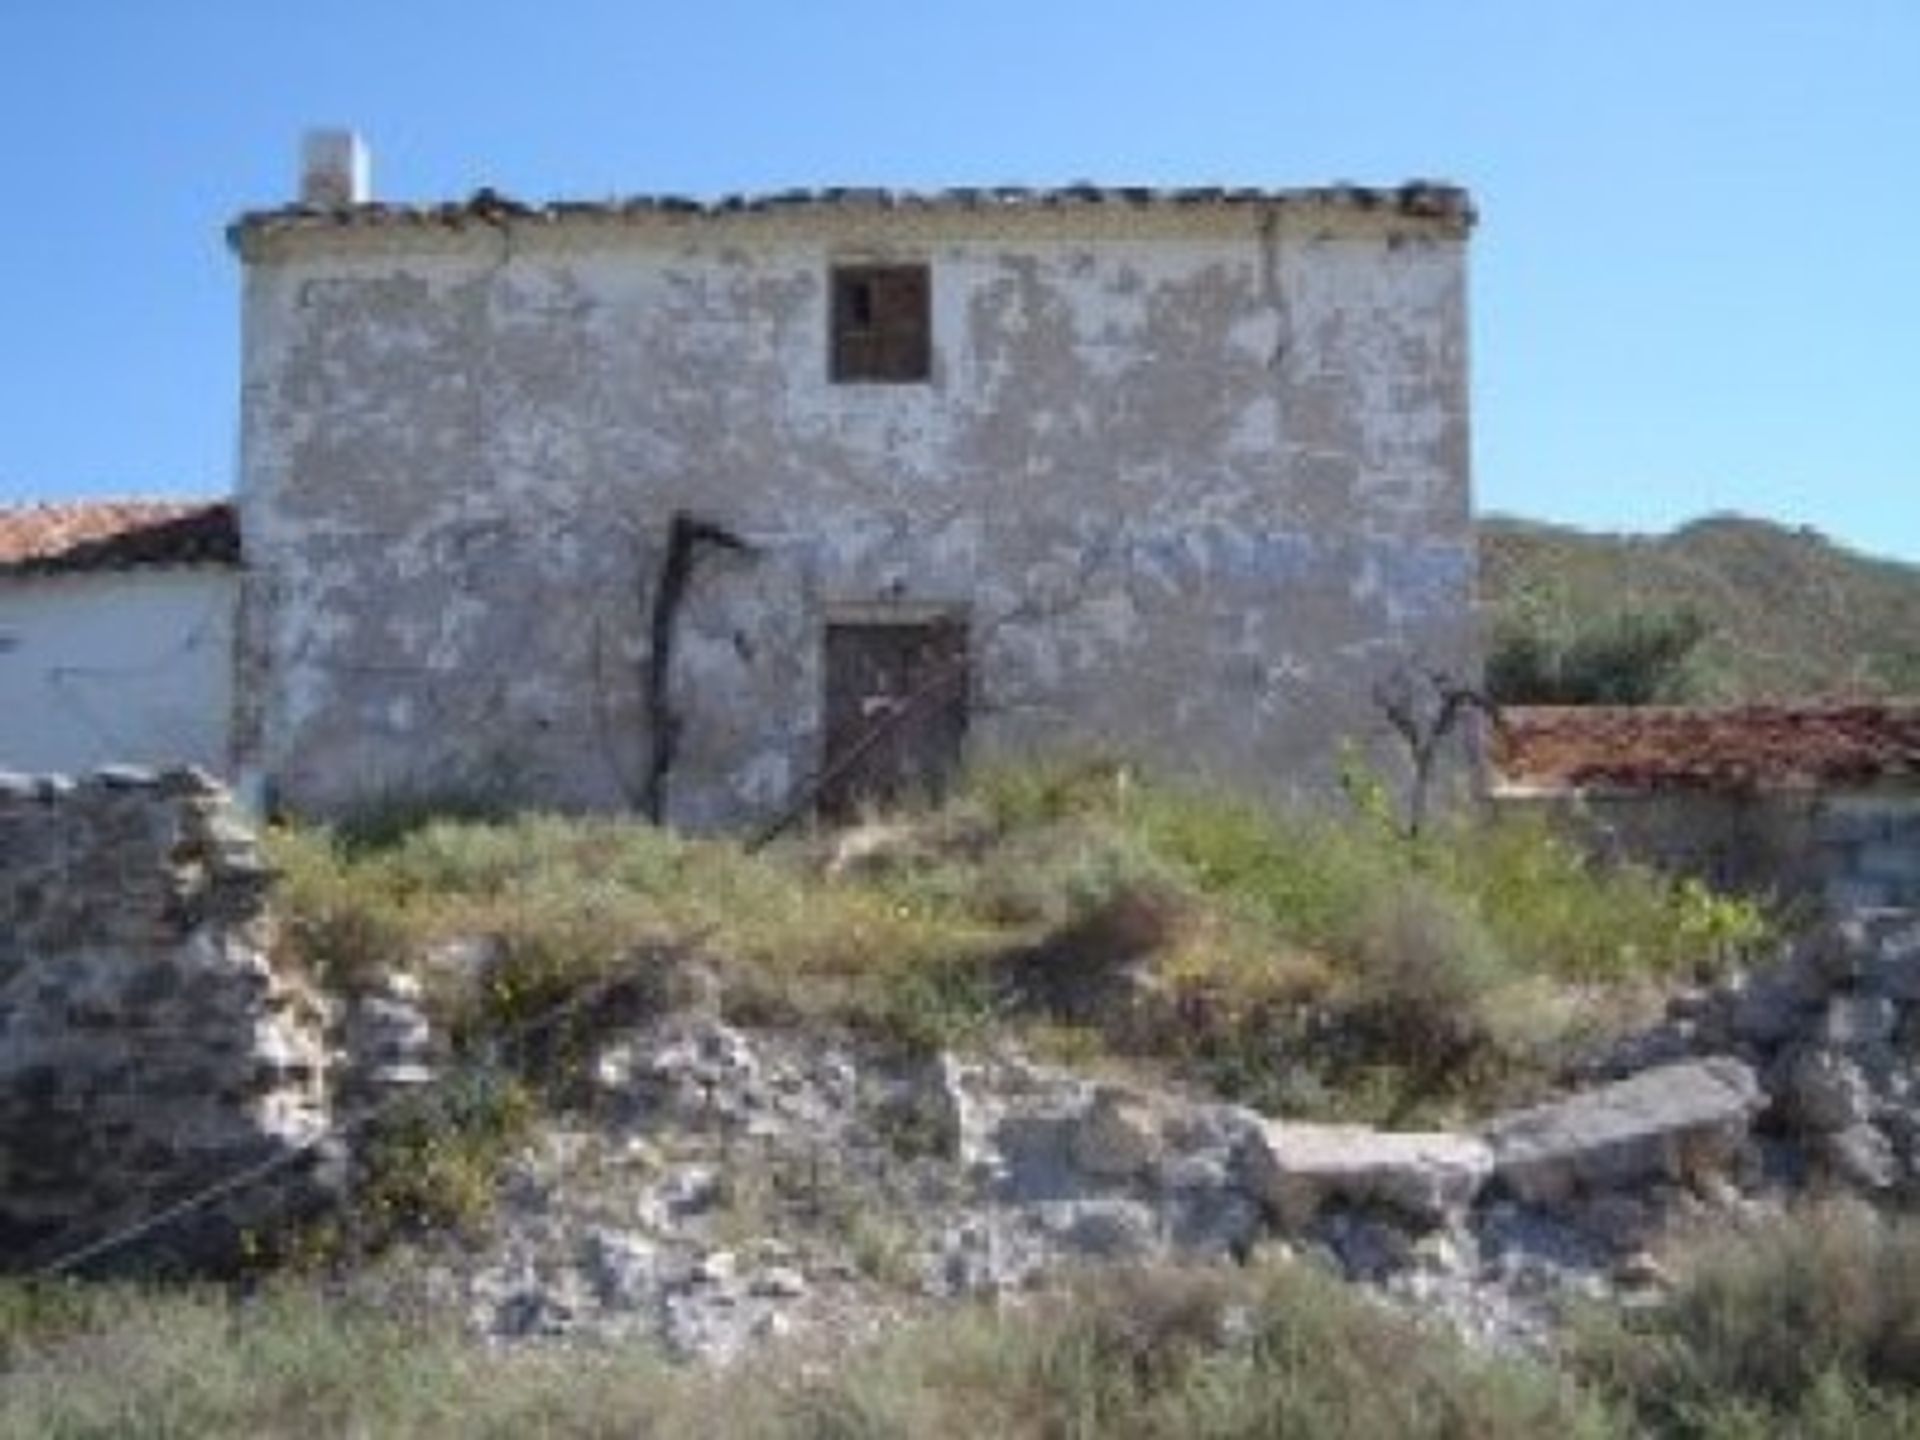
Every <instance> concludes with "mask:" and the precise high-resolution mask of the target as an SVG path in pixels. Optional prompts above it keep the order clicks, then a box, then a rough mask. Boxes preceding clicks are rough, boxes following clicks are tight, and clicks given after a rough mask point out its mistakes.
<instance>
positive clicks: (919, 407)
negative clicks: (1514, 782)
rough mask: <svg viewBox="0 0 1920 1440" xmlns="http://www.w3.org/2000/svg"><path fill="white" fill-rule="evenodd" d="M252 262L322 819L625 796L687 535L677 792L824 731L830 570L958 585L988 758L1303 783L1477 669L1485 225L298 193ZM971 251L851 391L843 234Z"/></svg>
mask: <svg viewBox="0 0 1920 1440" xmlns="http://www.w3.org/2000/svg"><path fill="white" fill-rule="evenodd" d="M241 234H242V238H241V241H240V248H241V253H242V255H243V258H244V259H245V260H246V262H247V273H246V292H245V327H244V338H245V346H244V368H243V393H242V409H243V433H242V480H241V487H240V495H239V501H240V509H241V522H242V528H243V532H244V534H245V542H246V548H247V553H248V557H249V566H250V569H249V591H248V600H247V606H246V611H247V618H246V622H245V625H244V630H245V639H244V641H243V644H242V647H241V649H242V660H241V664H240V672H241V674H242V675H243V677H245V679H244V680H243V684H244V685H245V686H246V687H247V691H248V694H247V697H246V698H247V702H248V703H247V706H246V712H245V714H243V716H242V718H241V720H240V722H239V724H240V729H239V734H238V736H237V741H238V744H237V749H238V751H239V752H240V754H241V755H242V757H243V760H244V762H245V763H246V764H247V765H248V766H249V767H250V768H251V767H253V766H256V765H257V766H259V767H260V768H261V769H262V770H263V771H264V772H265V774H266V775H267V777H268V778H269V780H270V782H271V784H272V785H273V788H274V790H275V792H276V794H277V795H278V796H279V797H280V798H281V799H282V800H284V801H285V802H286V803H288V804H290V805H292V806H294V807H295V808H297V809H318V810H326V809H329V808H333V807H337V806H341V805H344V804H347V803H350V802H351V801H352V800H353V799H354V798H355V796H356V795H357V794H364V793H365V792H367V791H369V790H373V791H378V790H382V789H395V788H408V787H425V788H433V787H435V786H447V787H450V788H457V787H459V786H461V785H463V784H467V783H492V782H495V781H505V782H508V783H510V784H511V785H512V787H514V788H515V789H517V790H518V791H520V792H522V793H523V794H524V796H525V797H526V798H527V799H529V800H531V801H534V802H537V803H541V804H559V805H566V806H601V805H618V804H620V803H622V802H623V796H626V795H630V794H631V791H632V783H631V777H632V776H633V775H634V774H635V773H636V772H637V771H638V769H639V768H640V766H641V763H642V756H644V754H645V751H646V744H647V718H646V716H645V714H644V713H643V707H642V705H641V700H640V694H639V691H638V683H637V676H638V674H639V672H640V671H641V669H642V667H643V666H644V664H645V663H646V658H647V654H648V635H647V615H646V600H647V596H648V594H649V593H650V590H651V587H652V585H653V583H654V579H655V576H656V575H657V573H658V570H659V566H660V562H661V558H662V553H663V552H662V546H663V543H664V538H665V526H666V523H667V520H668V517H669V516H670V515H671V513H672V512H673V511H675V510H676V509H681V508H686V509H691V510H695V511H697V512H699V513H701V514H703V515H705V516H708V517H710V518H712V519H714V520H717V521H718V522H720V523H722V524H724V525H726V526H727V527H728V528H730V529H731V530H733V531H734V532H735V533H737V534H739V535H742V536H744V537H746V538H747V539H748V540H750V541H751V542H753V544H754V545H755V546H756V547H757V551H756V554H755V555H754V557H753V558H751V559H721V560H715V561H713V562H712V563H710V564H709V565H707V566H706V568H705V569H703V571H702V572H701V573H700V575H699V576H698V577H697V579H696V581H695V584H694V586H693V589H692V591H691V592H690V593H689V595H688V597H687V606H686V609H685V612H684V615H683V627H684V628H683V630H682V632H681V639H680V644H679V646H678V648H677V649H676V651H675V660H674V677H673V684H672V688H673V691H674V695H675V704H676V705H677V707H678V708H679V711H680V713H681V715H682V716H683V718H684V722H685V723H684V729H683V738H684V743H683V745H682V746H681V748H680V751H679V755H678V758H677V761H676V765H675V771H674V778H673V786H672V792H671V815H672V817H673V818H674V819H675V820H677V821H679V822H680V823H683V824H690V825H694V826H700V827H705V826H710V825H719V824H729V823H739V822H742V821H751V820H755V819H758V818H761V817H764V816H766V815H768V814H769V813H772V812H773V811H774V810H775V809H776V808H777V807H778V806H779V805H780V803H781V802H782V800H783V798H784V797H785V796H787V795H788V794H789V793H790V792H791V791H792V789H793V787H794V786H795V785H796V784H797V783H799V782H800V781H801V780H802V778H803V777H804V776H805V775H806V774H807V773H808V772H809V771H810V770H811V769H812V768H813V767H814V766H815V765H816V764H817V763H818V762H819V759H820V756H821V748H822V736H821V728H822V717H821V713H820V711H821V707H820V695H821V689H822V682H821V667H820V658H819V657H820V630H821V624H822V617H823V616H825V615H827V614H829V613H830V612H831V611H832V608H833V607H834V606H835V605H844V604H849V603H870V602H874V601H877V600H904V601H911V602H918V603H934V604H939V603H950V604H953V605H956V606H958V607H962V608H964V610H965V612H966V614H967V615H968V617H969V622H970V625H971V630H972V645H973V649H974V654H975V659H976V673H975V676H974V680H975V696H974V699H975V702H976V705H977V717H976V724H975V726H974V728H973V730H972V732H971V736H970V739H971V742H972V743H973V745H974V747H975V753H983V752H993V751H1002V752H1012V751H1020V750H1025V749H1029V748H1035V747H1040V746H1047V745H1056V744H1067V745H1073V744H1100V745H1104V746H1108V747H1111V748H1115V749H1119V750H1121V751H1124V752H1126V753H1131V754H1136V755H1139V756H1142V757H1145V758H1148V759H1150V760H1152V761H1155V762H1157V763H1161V764H1164V765H1166V766H1168V767H1174V768H1179V769H1183V770H1186V771H1200V772H1205V773H1210V774H1212V775H1214V776H1217V777H1219V778H1221V779H1224V780H1228V781H1231V782H1232V783H1234V784H1236V785H1240V786H1246V787H1251V788H1253V789H1255V790H1257V791H1260V792H1264V793H1268V794H1276V795H1279V794H1291V793H1298V792H1300V791H1303V790H1305V791H1313V790H1316V789H1325V788H1327V787H1328V786H1330V784H1331V777H1332V775H1333V773H1334V770H1335V758H1336V755H1337V753H1338V746H1339V744H1340V742H1341V741H1342V740H1343V738H1346V737H1355V738H1359V739H1362V740H1373V739H1376V738H1377V734H1378V732H1379V731H1380V730H1381V726H1380V722H1379V716H1378V714H1377V709H1376V707H1375V706H1374V705H1373V703H1372V701H1371V699H1370V694H1371V690H1372V687H1373V685H1374V684H1375V683H1376V682H1378V681H1379V680H1381V679H1382V678H1383V677H1385V676H1387V675H1389V674H1391V673H1392V672H1393V671H1394V669H1395V668H1396V667H1398V666H1402V665H1405V664H1409V663H1414V664H1420V665H1440V666H1444V667H1446V668H1448V669H1451V670H1455V671H1470V670H1471V666H1472V663H1473V662H1472V638H1471V637H1472V622H1471V609H1470V598H1471V592H1472V574H1473V540H1472V532H1471V528H1470V523H1469V518H1468V516H1469V506H1468V477H1467V468H1468V467H1467V386H1466V355H1465V337H1466V325H1465V309H1466V293H1465V258H1466V257H1465V248H1466V246H1465V238H1464V234H1463V233H1462V231H1461V227H1460V225H1459V224H1458V222H1457V221H1441V222H1436V221H1431V220H1422V219H1418V218H1411V217H1407V216H1403V215H1399V214H1398V213H1396V212H1394V211H1393V210H1392V209H1391V208H1390V207H1382V208H1380V209H1378V210H1374V211H1366V212H1356V211H1350V210H1325V209H1316V208H1313V207H1308V208H1306V209H1304V210H1300V211H1298V212H1296V210H1295V209H1291V208H1286V207H1282V208H1280V209H1277V210H1274V211H1272V212H1268V211H1264V210H1261V209H1259V208H1257V207H1243V208H1241V209H1229V208H1216V209H1207V208H1200V209H1196V210H1193V211H1191V212H1189V211H1178V212H1172V211H1167V212H1163V211H1160V210H1152V211H1149V212H1146V213H1143V214H1140V215H1132V214H1128V215H1122V216H1112V215H1107V214H1105V213H1104V212H1103V213H1101V214H1097V215H1083V214H1079V213H1062V214H1057V215H1056V214H1054V213H1052V212H1022V213H1019V214H1012V215H997V216H994V217H990V218H974V217H969V216H966V215H953V214H946V213H943V212H931V213H921V214H909V213H899V214H893V215H887V216H869V215H864V214H840V213H838V212H834V211H831V210H828V211H821V212H818V213H816V212H807V213H805V214H801V215H797V216H795V217H792V218H791V219H783V218H778V217H766V218H761V217H754V216H744V217H739V218H738V219H728V218H725V217H696V218H693V219H687V220H685V221H681V220H676V219H674V218H672V217H653V218H645V217H643V218H639V219H631V220H629V219H624V218H617V217H616V218H608V219H605V220H603V221H592V220H585V219H582V220H577V221H576V220H566V221H562V222H556V223H544V222H540V223H528V224H525V225H514V224H511V223H507V222H501V223H499V224H494V223H479V222H475V223H472V224H466V225H458V226H455V225H439V224H434V223H425V224H416V225H406V224H394V225H387V226H381V225H373V226H369V227H366V228H364V229H363V228H356V227H355V226H351V225H346V226H332V225H314V226H303V225H295V226H294V227H293V228H292V229H290V230H284V231H283V230H281V229H276V228H275V227H274V226H272V225H271V224H266V225H264V226H262V227H261V228H258V229H256V230H251V231H242V232H241ZM875 260H878V261H918V262H922V263H926V264H928V265H929V266H930V268H931V274H932V297H933V298H932V304H933V316H932V324H933V365H932V373H931V375H930V377H929V379H928V381H927V383H925V384H919V385H836V384H833V383H831V382H830V380H829V378H828V373H827V355H828V349H829V343H828V329H829V326H828V305H827V298H828V296H827V279H828V275H829V272H830V269H831V266H832V265H833V264H834V263H836V262H841V261H857V262H863V263H864V262H868V261H875Z"/></svg>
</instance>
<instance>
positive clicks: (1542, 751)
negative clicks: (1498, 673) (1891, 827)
mask: <svg viewBox="0 0 1920 1440" xmlns="http://www.w3.org/2000/svg"><path fill="white" fill-rule="evenodd" d="M1501 722H1502V723H1501V724H1500V726H1498V727H1496V734H1495V736H1494V739H1493V764H1494V770H1495V775H1496V780H1497V783H1499V784H1500V785H1503V786H1527V787H1543V788H1551V789H1571V788H1579V787H1593V788H1607V789H1630V790H1672V789H1690V790H1781V789H1796V788H1805V787H1811V786H1824V785H1845V784H1858V783H1862V782H1866V781H1871V780H1880V779H1887V778H1892V777H1898V776H1909V777H1914V778H1920V701H1878V702H1876V701H1868V702H1833V703H1817V704H1796V705H1738V706H1729V707H1725V708H1705V707H1700V708H1694V707H1678V706H1605V705H1597V706H1581V707H1572V706H1513V707H1510V708H1508V709H1506V710H1503V711H1502V712H1501Z"/></svg>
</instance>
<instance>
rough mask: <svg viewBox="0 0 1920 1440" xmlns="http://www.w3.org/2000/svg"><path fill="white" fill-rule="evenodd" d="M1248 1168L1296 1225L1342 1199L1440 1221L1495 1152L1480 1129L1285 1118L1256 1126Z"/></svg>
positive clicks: (1480, 1180) (1476, 1182) (1483, 1175)
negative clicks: (1412, 1128) (1419, 1129)
mask: <svg viewBox="0 0 1920 1440" xmlns="http://www.w3.org/2000/svg"><path fill="white" fill-rule="evenodd" d="M1246 1166H1247V1176H1248V1179H1249V1181H1250V1183H1251V1184H1252V1186H1253V1189H1254V1191H1255V1193H1256V1194H1257V1195H1258V1196H1259V1198H1260V1199H1261V1200H1263V1201H1264V1202H1265V1203H1266V1204H1267V1205H1268V1206H1269V1207H1271V1208H1272V1210H1273V1211H1274V1213H1275V1214H1276V1215H1277V1216H1279V1217H1280V1219H1281V1222H1282V1223H1283V1224H1285V1225H1287V1226H1289V1227H1298V1226H1301V1225H1304V1224H1305V1223H1306V1222H1307V1221H1308V1220H1310V1219H1312V1217H1313V1216H1314V1214H1315V1213H1316V1212H1317V1211H1318V1210H1319V1208H1320V1206H1321V1205H1322V1204H1323V1203H1324V1202H1326V1201H1328V1200H1331V1199H1336V1198H1337V1199H1341V1200H1346V1201H1349V1202H1351V1203H1354V1204H1360V1205H1365V1204H1381V1205H1386V1206H1390V1207H1392V1208H1393V1209H1396V1210H1398V1211H1400V1212H1402V1213H1403V1214H1405V1215H1407V1216H1409V1217H1410V1218H1412V1219H1414V1220H1416V1221H1419V1222H1421V1223H1423V1224H1429V1225H1437V1224H1441V1223H1443V1222H1444V1221H1446V1220H1448V1219H1449V1218H1452V1217H1454V1216H1457V1215H1458V1214H1459V1213H1460V1212H1461V1211H1462V1210H1464V1209H1465V1208H1466V1207H1467V1206H1468V1205H1469V1204H1470V1203H1472V1200H1473V1197H1474V1196H1475V1195H1476V1194H1477V1193H1479V1190H1480V1187H1481V1185H1482V1184H1484V1183H1485V1182H1486V1179H1487V1177H1488V1175H1489V1174H1490V1173H1491V1172H1492V1169H1493V1152H1492V1150H1491V1149H1490V1148H1489V1147H1488V1145H1487V1143H1486V1142H1485V1141H1484V1140H1481V1139H1480V1138H1479V1137H1477V1136H1473V1135H1454V1134H1448V1133H1445V1132H1440V1131H1433V1132H1425V1133H1416V1132H1405V1133H1396V1132H1392V1131H1383V1130H1369V1129H1367V1128H1366V1127H1364V1126H1359V1125H1305V1124H1297V1123H1290V1122H1284V1121H1282V1122H1275V1123H1272V1124H1268V1125H1264V1126H1262V1127H1260V1128H1259V1129H1258V1130H1257V1131H1256V1132H1255V1134H1254V1136H1253V1139H1252V1143H1251V1144H1250V1145H1249V1147H1248V1150H1247V1158H1246Z"/></svg>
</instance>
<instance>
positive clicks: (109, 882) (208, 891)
mask: <svg viewBox="0 0 1920 1440" xmlns="http://www.w3.org/2000/svg"><path fill="white" fill-rule="evenodd" d="M268 879H269V872H268V870H267V867H266V865H265V864H264V862H263V860H262V858H261V856H260V853H259V851H258V849H257V847H256V845H255V843H254V841H253V838H252V836H251V834H250V833H249V832H248V830H247V829H246V828H245V827H244V826H243V825H242V824H240V822H239V821H238V819H237V818H236V817H235V816H234V815H233V813H232V812H231V810H230V808H229V805H228V802H227V799H226V796H225V793H224V792H223V791H222V790H221V789H220V787H219V786H218V785H217V784H216V783H214V782H213V781H212V780H210V779H208V778H207V777H206V776H205V775H204V774H202V773H201V772H199V771H195V770H189V769H181V770H170V771H162V772H157V773H156V772H150V771H140V770H129V769H113V770H102V771H99V772H97V773H94V774H92V775H88V776H86V777H84V778H81V779H79V780H77V781H74V780H68V779H66V778H64V777H60V776H41V777H31V778H30V777H26V776H20V775H13V774H5V775H0V917H4V919H5V923H4V924H3V925H0V1266H3V1267H7V1268H28V1267H32V1266H36V1265H39V1264H43V1263H46V1262H47V1261H49V1260H51V1259H53V1258H54V1257H56V1256H62V1255H66V1254H68V1253H70V1252H71V1251H73V1250H74V1249H75V1248H77V1247H79V1246H81V1245H84V1244H86V1243H88V1242H90V1241H92V1240H95V1239H97V1238H99V1237H100V1236H103V1235H105V1234H107V1233H109V1232H111V1231H114V1230H116V1229H117V1228H118V1227H120V1226H123V1225H126V1224H128V1223H130V1222H132V1221H135V1220H138V1219H140V1218H141V1217H144V1216H148V1215H151V1214H154V1213H156V1212H158V1211H159V1210H161V1209H162V1208H163V1207H165V1206H166V1205H168V1204H169V1203H171V1202H173V1201H174V1200H177V1199H179V1198H180V1197H182V1196H184V1195H186V1194H188V1193H190V1192H193V1191H196V1190H199V1189H201V1188H203V1187H205V1186H208V1185H211V1184H213V1183H215V1182H217V1181H219V1180H222V1179H223V1178H225V1177H228V1176H230V1175H234V1174H236V1173H238V1172H239V1171H242V1170H244V1169H246V1168H247V1167H250V1166H253V1165H256V1164H260V1163H262V1162H265V1161H270V1160H272V1159H274V1158H275V1157H281V1156H287V1155H289V1154H290V1153H292V1152H294V1151H297V1150H298V1149H299V1148H300V1147H301V1146H303V1145H305V1144H306V1143H307V1142H309V1141H311V1140H313V1139H315V1138H316V1137H318V1136H319V1135H321V1134H322V1133H323V1132H324V1130H325V1128H326V1122H327V1107H326V1101H325V1097H324V1091H323V1080H324V1075H323V1071H324V1067H325V1058H324V1057H325V1042H324V1025H323V1020H322V1015H321V1011H320V1007H319V1006H318V1004H317V1003H316V1002H315V1001H314V999H313V998H312V997H311V996H310V995H308V994H307V993H306V992H305V991H304V990H303V989H302V988H301V987H300V986H299V985H298V984H297V983H294V982H292V981H290V980H289V979H288V978H287V977H285V976H283V975H281V974H278V973H276V971H275V969H274V966H273V964H272V963H271V961H270V959H269V943H270V940H271V931H270V921H269V919H268V917H267V915H266V912H265V891H266V889H267V882H268ZM317 1183H318V1181H317V1178H316V1175H315V1172H314V1171H313V1170H312V1168H310V1167H309V1166H308V1165H306V1164H305V1163H304V1162H303V1163H302V1164H301V1165H290V1166H289V1167H288V1168H287V1169H286V1171H285V1172H283V1173H281V1174H279V1175H277V1176H276V1177H274V1180H273V1182H272V1183H267V1184H260V1185H254V1186H250V1187H248V1188H247V1189H246V1190H244V1191H241V1192H238V1193H236V1194H235V1195H233V1196H231V1197H228V1198H227V1199H225V1200H223V1201H222V1202H220V1203H219V1204H216V1205H213V1206H210V1207H207V1208H204V1209H201V1210H198V1211H196V1212H195V1213H194V1214H193V1215H192V1216H190V1217H187V1218H186V1219H184V1220H182V1221H181V1222H180V1223H177V1224H172V1225H168V1226H165V1227H163V1228H162V1229H160V1230H158V1231H155V1232H153V1233H151V1234H148V1235H145V1236H143V1237H141V1239H140V1240H139V1241H138V1242H137V1243H134V1244H130V1245H128V1246H125V1247H122V1248H118V1249H116V1250H115V1251H113V1252H112V1253H111V1254H107V1255H103V1256H101V1257H100V1261H99V1266H98V1268H108V1269H126V1268H130V1267H137V1266H143V1265H156V1264H157V1265H166V1264H169V1263H182V1264H191V1265H195V1266H206V1265H217V1264H219V1263H221V1262H222V1261H223V1260H230V1259H232V1258H233V1256H234V1255H235V1254H236V1252H237V1247H238V1246H239V1245H240V1243H241V1234H242V1232H243V1230H244V1229H245V1228H246V1227H247V1226H249V1225H251V1224H254V1223H256V1222H258V1221H261V1220H263V1219H265V1218H270V1217H277V1216H283V1215H284V1214H285V1213H287V1209H288V1207H289V1206H292V1205H297V1204H298V1203H301V1201H302V1200H303V1198H304V1197H306V1196H309V1195H312V1194H317V1190H316V1189H315V1187H316V1186H317Z"/></svg>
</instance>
